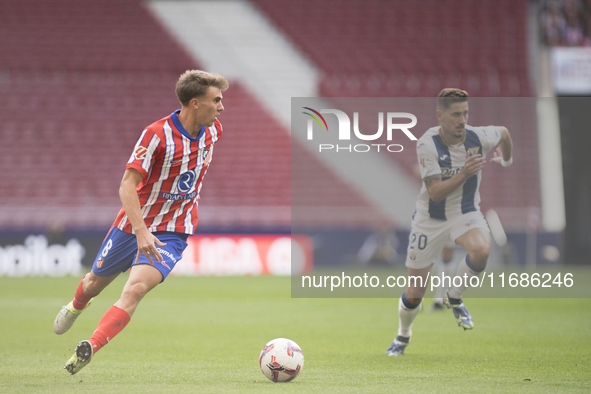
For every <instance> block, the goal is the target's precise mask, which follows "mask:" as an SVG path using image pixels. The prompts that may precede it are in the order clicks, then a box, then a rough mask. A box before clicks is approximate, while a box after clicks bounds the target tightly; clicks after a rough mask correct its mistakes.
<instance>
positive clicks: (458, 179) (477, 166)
mask: <svg viewBox="0 0 591 394" xmlns="http://www.w3.org/2000/svg"><path fill="white" fill-rule="evenodd" d="M485 164H486V159H485V158H484V157H482V155H480V154H476V155H470V153H469V152H466V163H465V164H464V168H462V170H461V171H460V172H458V173H457V174H456V175H454V176H452V177H451V178H449V179H446V180H445V181H443V180H441V175H434V176H432V177H428V178H425V179H423V182H425V187H426V188H427V193H429V198H430V199H431V200H433V201H434V202H440V201H442V200H443V199H444V198H446V197H447V196H449V195H450V194H451V193H452V192H453V191H454V190H456V189H457V188H458V187H460V186H461V185H463V184H464V182H466V180H467V179H468V178H470V177H471V176H473V175H474V174H476V173H477V172H478V171H480V170H482V169H483V168H484V165H485Z"/></svg>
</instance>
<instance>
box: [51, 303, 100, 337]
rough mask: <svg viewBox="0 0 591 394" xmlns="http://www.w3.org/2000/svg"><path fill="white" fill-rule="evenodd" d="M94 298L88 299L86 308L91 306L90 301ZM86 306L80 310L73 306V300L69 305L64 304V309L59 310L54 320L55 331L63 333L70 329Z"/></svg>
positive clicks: (59, 333)
mask: <svg viewBox="0 0 591 394" xmlns="http://www.w3.org/2000/svg"><path fill="white" fill-rule="evenodd" d="M93 299H94V298H91V299H90V301H88V304H87V305H86V308H88V307H89V306H90V303H91V302H92V300H93ZM86 308H84V309H82V310H81V311H79V310H77V309H75V308H74V307H73V306H72V302H70V303H69V304H68V305H64V306H62V309H61V310H60V311H59V313H58V314H57V316H56V317H55V320H54V322H53V332H55V333H56V334H57V335H61V334H63V333H65V332H66V331H68V330H69V329H70V328H72V326H73V325H74V322H75V321H76V319H77V318H78V316H80V314H81V313H82V312H83V311H85V310H86Z"/></svg>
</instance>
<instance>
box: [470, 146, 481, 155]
mask: <svg viewBox="0 0 591 394" xmlns="http://www.w3.org/2000/svg"><path fill="white" fill-rule="evenodd" d="M479 150H480V147H479V146H475V147H474V148H468V153H470V156H474V155H477V154H478V151H479Z"/></svg>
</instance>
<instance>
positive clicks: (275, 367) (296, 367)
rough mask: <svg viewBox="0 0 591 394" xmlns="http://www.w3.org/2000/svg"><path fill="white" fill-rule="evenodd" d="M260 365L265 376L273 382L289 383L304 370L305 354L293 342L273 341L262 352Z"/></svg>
mask: <svg viewBox="0 0 591 394" xmlns="http://www.w3.org/2000/svg"><path fill="white" fill-rule="evenodd" d="M259 365H260V366H261V371H262V372H263V375H265V376H266V377H267V378H269V379H270V380H272V381H273V382H289V381H291V380H294V379H295V378H296V376H298V374H299V373H300V372H301V371H302V368H304V353H302V349H301V348H300V347H299V346H298V344H297V343H295V342H294V341H292V340H289V339H286V338H277V339H273V340H272V341H270V342H269V343H267V344H266V345H265V347H264V348H263V350H261V355H260V357H259Z"/></svg>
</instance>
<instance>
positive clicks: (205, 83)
mask: <svg viewBox="0 0 591 394" xmlns="http://www.w3.org/2000/svg"><path fill="white" fill-rule="evenodd" d="M228 87H229V84H228V81H227V80H226V79H225V78H224V77H223V76H221V75H219V74H213V73H207V72H204V71H199V70H190V71H186V72H185V73H184V74H183V75H181V77H180V78H179V80H178V82H177V85H176V94H177V97H178V99H179V101H180V103H181V109H180V110H177V111H175V112H173V113H172V114H170V115H169V116H167V117H165V118H163V119H160V120H159V121H157V122H155V123H153V124H151V125H150V126H148V127H147V128H146V129H145V130H144V131H143V132H142V134H141V136H140V138H139V140H138V142H137V144H136V146H135V148H134V150H133V153H132V155H131V157H130V159H129V161H128V162H127V166H126V170H125V173H124V175H123V180H122V181H121V187H120V189H119V196H120V198H121V202H122V204H123V208H122V209H121V211H120V212H119V215H118V216H117V218H116V219H115V222H114V223H113V226H112V227H111V230H110V231H109V233H108V234H107V236H106V238H105V240H104V241H103V244H102V246H101V249H100V250H99V253H98V255H97V257H96V259H95V261H94V264H93V266H92V271H91V272H89V273H88V274H86V275H85V276H84V277H83V278H82V280H81V281H80V284H79V285H78V288H77V289H76V291H75V293H74V299H73V300H72V302H70V303H69V304H68V305H66V306H64V307H63V308H62V309H61V310H60V312H59V313H58V315H57V317H56V319H55V322H54V326H53V329H54V332H55V333H56V334H63V333H65V332H66V331H68V330H69V329H70V327H72V325H73V324H74V321H75V320H76V318H77V317H78V316H79V315H80V313H82V311H83V310H84V309H85V308H86V307H87V306H88V305H89V303H90V301H91V299H92V298H93V297H96V296H97V295H98V294H100V292H101V291H102V290H103V289H104V288H105V287H107V286H108V285H109V284H110V283H111V282H112V281H113V280H114V279H115V278H116V277H117V276H118V275H119V274H120V273H121V272H125V271H127V270H128V269H130V274H129V279H128V280H127V282H126V284H125V286H124V288H123V292H122V294H121V297H120V298H119V300H118V301H117V302H116V303H115V305H113V306H112V307H111V308H110V309H109V310H108V311H107V312H106V313H105V314H104V315H103V317H102V318H101V320H100V321H99V323H98V326H97V329H96V330H95V331H94V333H93V335H92V336H91V338H90V339H89V340H84V341H81V342H80V343H79V344H78V346H77V347H76V352H75V353H74V355H73V356H72V357H71V358H70V359H69V360H68V362H67V363H66V365H65V367H64V368H65V369H66V370H67V371H68V372H70V373H71V374H72V375H73V374H75V373H77V372H78V371H80V369H82V368H83V367H84V366H86V365H87V364H88V363H89V362H90V360H91V358H92V357H93V355H94V354H95V353H96V352H97V351H98V350H100V349H101V348H102V347H103V346H104V345H106V344H107V343H108V342H109V341H110V340H112V339H113V337H114V336H115V335H117V334H118V333H119V332H120V331H121V330H122V329H123V328H124V327H125V326H126V325H127V323H128V322H129V321H130V319H131V316H132V315H133V313H134V311H135V309H136V307H137V306H138V304H139V302H140V301H141V300H142V298H143V297H144V296H145V295H146V294H147V293H148V292H149V291H150V290H151V289H153V288H154V287H156V286H157V285H158V284H159V283H161V282H163V281H164V280H165V279H166V277H167V276H168V274H169V273H170V272H171V271H172V269H173V268H174V266H175V264H176V263H177V262H178V261H179V260H180V259H181V258H182V252H183V250H184V249H185V248H186V246H187V242H186V240H187V237H188V236H189V235H191V234H193V232H194V230H195V227H196V226H197V221H198V215H197V206H198V201H199V193H200V192H201V187H202V184H203V178H204V176H205V174H206V172H207V169H208V168H209V165H210V164H211V161H212V157H213V149H214V145H215V143H216V142H217V141H218V140H219V138H220V137H221V135H222V125H221V123H220V122H219V120H217V116H219V115H220V113H221V112H222V111H223V110H224V106H223V105H222V92H223V91H225V90H226V89H228Z"/></svg>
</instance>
